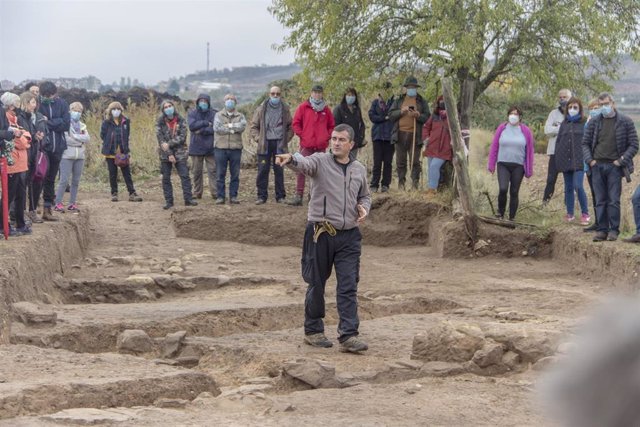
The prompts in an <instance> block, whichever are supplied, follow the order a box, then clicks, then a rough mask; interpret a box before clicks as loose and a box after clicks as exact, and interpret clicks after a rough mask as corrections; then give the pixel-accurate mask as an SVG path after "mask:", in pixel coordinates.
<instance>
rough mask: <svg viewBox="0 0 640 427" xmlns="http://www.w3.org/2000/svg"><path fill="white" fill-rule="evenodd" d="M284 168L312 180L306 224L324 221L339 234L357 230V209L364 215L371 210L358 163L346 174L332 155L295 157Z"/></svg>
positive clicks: (362, 167)
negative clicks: (361, 208)
mask: <svg viewBox="0 0 640 427" xmlns="http://www.w3.org/2000/svg"><path fill="white" fill-rule="evenodd" d="M287 166H288V167H289V168H290V169H293V170H294V171H296V172H301V173H303V174H305V175H307V176H308V177H310V178H311V186H310V188H311V200H310V201H309V213H308V214H307V218H308V220H309V221H311V222H321V221H322V220H323V219H326V220H327V221H329V222H330V223H331V224H332V225H333V226H334V227H335V228H337V229H338V230H349V229H352V228H355V227H357V226H358V222H357V220H358V216H359V214H358V208H357V205H359V204H360V205H362V207H363V208H364V209H365V210H366V211H367V214H368V213H369V211H370V210H371V194H370V193H369V185H367V170H366V168H365V167H364V166H363V165H362V163H360V162H359V161H357V160H352V161H351V162H350V163H349V165H348V166H347V173H346V174H345V173H344V170H343V168H342V167H341V166H340V165H339V164H338V163H337V162H336V161H335V159H334V158H333V154H331V153H314V154H312V155H311V156H308V157H304V156H302V154H300V153H295V154H294V155H293V159H292V161H291V162H290V163H288V164H287ZM325 206H326V208H325Z"/></svg>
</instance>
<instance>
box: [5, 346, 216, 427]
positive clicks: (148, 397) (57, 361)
mask: <svg viewBox="0 0 640 427" xmlns="http://www.w3.org/2000/svg"><path fill="white" fill-rule="evenodd" d="M0 360H1V361H2V363H0V419H4V418H10V417H16V416H21V415H37V414H47V413H52V412H56V411H60V410H64V409H69V408H102V407H115V406H126V407H130V406H136V405H152V404H153V402H154V401H156V400H157V399H159V398H173V399H188V400H191V399H194V398H195V397H196V396H198V394H199V393H201V392H204V391H207V392H210V393H212V394H214V395H218V394H220V390H219V389H218V386H217V384H216V382H215V381H214V380H213V378H212V377H210V376H208V375H205V374H203V373H200V372H194V371H190V370H188V369H182V368H177V367H172V366H167V365H157V364H155V363H153V362H152V361H150V360H146V359H142V358H139V357H134V356H128V355H119V354H113V353H104V354H100V355H93V354H78V353H72V352H69V351H66V350H51V349H43V348H39V347H32V346H25V345H8V346H0Z"/></svg>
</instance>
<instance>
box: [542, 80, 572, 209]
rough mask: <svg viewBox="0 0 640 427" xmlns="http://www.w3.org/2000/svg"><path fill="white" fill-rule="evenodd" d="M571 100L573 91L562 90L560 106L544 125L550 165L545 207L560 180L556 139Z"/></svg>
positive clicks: (544, 198) (560, 92)
mask: <svg viewBox="0 0 640 427" xmlns="http://www.w3.org/2000/svg"><path fill="white" fill-rule="evenodd" d="M569 98H571V91H570V90H569V89H560V91H559V92H558V106H557V107H556V108H554V109H553V110H551V112H550V113H549V116H548V117H547V121H546V122H545V124H544V134H545V135H546V136H547V137H548V138H549V142H548V144H547V155H548V156H549V164H548V167H547V185H546V186H545V188H544V194H543V196H542V204H543V206H545V205H546V204H547V203H549V200H551V197H553V193H554V192H555V189H556V181H557V180H558V171H557V170H556V160H555V157H554V155H555V149H556V138H557V137H558V131H559V130H560V125H561V124H562V122H563V121H564V113H565V108H566V106H567V101H569Z"/></svg>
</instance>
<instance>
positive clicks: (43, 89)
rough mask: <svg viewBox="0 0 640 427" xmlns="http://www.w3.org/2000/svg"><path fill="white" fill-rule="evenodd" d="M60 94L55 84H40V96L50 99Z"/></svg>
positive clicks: (47, 82)
mask: <svg viewBox="0 0 640 427" xmlns="http://www.w3.org/2000/svg"><path fill="white" fill-rule="evenodd" d="M56 93H58V88H57V87H56V85H55V84H54V83H53V82H50V81H45V82H42V83H40V95H42V96H44V97H46V98H48V97H50V96H53V95H55V94H56Z"/></svg>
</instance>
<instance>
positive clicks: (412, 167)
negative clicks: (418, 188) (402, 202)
mask: <svg viewBox="0 0 640 427" xmlns="http://www.w3.org/2000/svg"><path fill="white" fill-rule="evenodd" d="M415 156H416V118H415V117H414V118H413V144H412V145H411V181H412V182H411V184H413V179H414V178H413V169H414V163H413V159H415V158H416V157H415Z"/></svg>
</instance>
